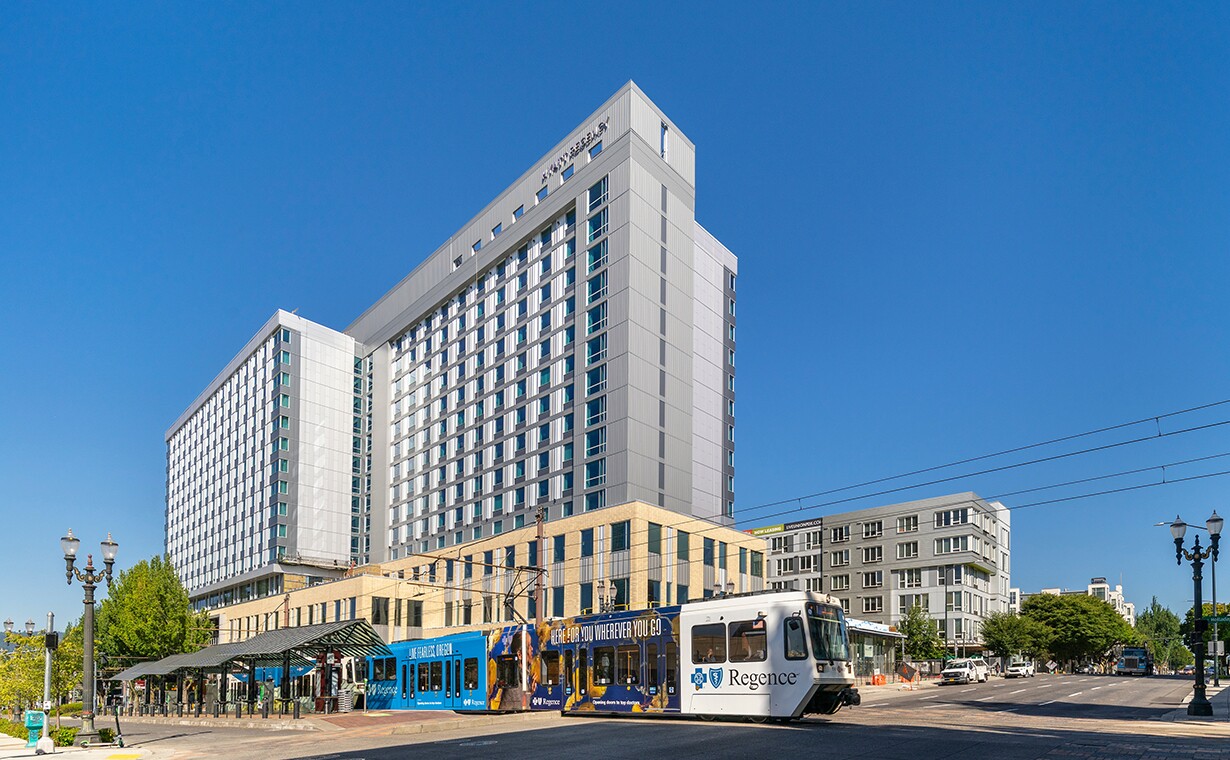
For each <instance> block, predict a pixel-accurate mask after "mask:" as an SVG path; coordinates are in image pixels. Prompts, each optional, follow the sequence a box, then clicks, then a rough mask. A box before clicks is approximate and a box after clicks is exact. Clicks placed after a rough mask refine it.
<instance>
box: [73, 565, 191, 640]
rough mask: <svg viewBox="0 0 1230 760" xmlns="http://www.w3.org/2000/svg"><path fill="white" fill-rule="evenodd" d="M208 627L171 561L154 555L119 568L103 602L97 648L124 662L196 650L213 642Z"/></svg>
mask: <svg viewBox="0 0 1230 760" xmlns="http://www.w3.org/2000/svg"><path fill="white" fill-rule="evenodd" d="M208 628H209V622H208V618H207V616H206V615H204V614H203V613H195V612H193V611H192V607H191V605H190V604H189V603H188V592H187V591H185V590H184V586H183V584H182V583H181V582H180V580H179V576H178V575H176V574H175V568H174V567H172V566H171V562H170V560H168V559H166V558H163V557H157V556H155V557H152V558H150V559H148V560H141V561H140V562H138V563H137V564H136V565H134V566H132V567H131V568H129V569H128V570H124V571H121V572H120V574H119V578H118V580H117V582H116V583H115V584H114V585H113V586H112V587H111V589H110V590H109V591H108V593H107V598H106V599H104V600H103V602H102V604H100V605H99V607H98V627H97V641H98V651H99V653H100V654H102V655H106V656H109V657H110V659H111V660H112V661H115V662H120V663H124V664H131V663H133V662H137V661H139V660H149V659H158V658H162V657H168V656H170V655H173V654H180V653H183V652H194V651H196V650H197V649H200V648H201V647H203V646H205V645H206V644H208V643H209V634H208Z"/></svg>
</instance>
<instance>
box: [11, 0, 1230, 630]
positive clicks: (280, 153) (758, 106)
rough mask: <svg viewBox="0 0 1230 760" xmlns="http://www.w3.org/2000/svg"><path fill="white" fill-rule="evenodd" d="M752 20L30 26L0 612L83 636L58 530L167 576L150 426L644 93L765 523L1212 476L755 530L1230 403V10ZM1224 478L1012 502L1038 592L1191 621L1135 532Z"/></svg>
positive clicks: (1101, 458) (749, 488) (376, 10)
mask: <svg viewBox="0 0 1230 760" xmlns="http://www.w3.org/2000/svg"><path fill="white" fill-rule="evenodd" d="M748 8H749V6H746V5H743V4H714V3H704V4H695V5H689V4H686V3H621V4H606V5H589V6H585V5H575V4H563V3H560V4H537V3H534V4H531V3H516V4H508V5H506V6H503V7H499V6H495V5H493V4H486V3H473V4H464V3H450V4H447V5H445V4H437V5H436V6H428V5H410V4H404V3H402V4H375V3H365V4H355V3H345V4H341V3H339V4H334V5H325V4H320V3H303V4H296V5H294V6H293V7H292V6H289V5H284V4H281V5H279V4H272V5H271V4H250V3H242V4H225V3H210V4H204V5H202V4H126V5H122V6H113V5H112V6H103V5H89V4H46V3H28V4H11V5H9V6H7V7H6V8H5V12H4V13H3V14H2V15H0V123H2V124H3V125H4V127H3V128H2V129H0V318H2V319H3V325H4V328H5V330H4V332H5V338H4V340H3V341H2V342H0V357H2V358H3V366H4V368H5V371H4V372H3V373H2V374H0V432H2V435H0V514H2V515H3V517H4V521H5V525H6V528H7V529H6V530H4V531H3V532H2V533H0V572H3V573H4V577H5V582H3V583H0V618H3V617H12V618H13V619H15V620H17V621H19V622H21V621H24V620H25V619H26V618H27V617H33V618H35V619H36V620H38V621H40V622H41V620H42V619H43V615H45V613H46V611H47V610H48V609H52V610H55V611H56V612H57V614H58V615H59V616H60V617H61V619H63V618H64V617H67V616H70V615H71V616H73V617H76V616H77V615H78V614H80V609H81V608H80V600H81V592H80V589H79V588H78V587H76V586H75V585H74V587H73V588H71V589H70V588H68V587H66V586H65V585H64V584H63V582H62V580H61V579H62V577H63V576H62V575H60V573H61V572H62V568H63V564H62V560H61V559H60V555H59V549H58V542H57V539H58V537H59V536H60V535H62V534H63V532H64V530H65V529H66V528H68V527H70V526H71V527H72V528H73V529H74V530H75V531H76V532H77V533H78V535H80V536H81V537H82V538H83V540H84V541H85V543H86V544H88V545H95V544H96V542H97V541H98V540H101V539H102V538H103V536H104V535H105V534H106V532H107V531H108V530H109V531H112V533H113V535H114V536H115V538H116V540H118V541H119V543H120V565H121V566H126V565H127V564H129V563H131V562H134V561H136V560H137V559H139V558H144V557H149V556H151V555H153V554H155V553H157V552H159V551H161V547H162V525H163V489H164V481H165V472H164V468H165V450H164V444H163V434H164V432H165V430H166V428H167V427H168V426H169V425H170V423H171V422H172V421H173V420H174V419H175V417H176V416H177V415H178V414H179V413H180V412H181V411H182V410H183V409H184V408H185V407H186V406H187V404H188V403H189V402H191V400H192V399H193V398H194V397H195V396H196V395H197V393H199V392H200V390H201V389H202V388H203V387H204V386H205V384H206V383H208V381H209V380H210V379H211V378H212V377H213V375H214V374H215V373H216V372H217V371H218V370H220V369H221V368H222V366H223V365H224V364H225V362H226V361H227V360H228V359H229V358H230V357H231V356H232V355H233V353H234V352H235V351H236V350H238V349H239V347H241V346H242V345H243V343H244V342H245V341H246V340H247V339H248V338H249V337H250V336H251V334H252V333H253V332H254V331H255V330H256V329H257V328H258V327H259V326H260V325H261V324H262V323H263V322H264V321H265V320H266V319H267V318H268V317H269V315H270V314H272V312H273V311H274V310H275V309H277V308H279V307H280V308H286V309H298V310H299V313H300V314H301V315H303V316H305V317H308V318H309V319H312V320H314V321H317V322H320V323H323V324H325V325H329V326H332V327H335V328H339V329H340V328H344V327H345V326H346V325H347V324H349V323H350V321H351V320H353V319H354V318H355V317H356V316H357V315H358V314H360V313H361V312H362V311H363V309H364V308H366V307H367V306H368V305H370V304H371V303H372V302H374V301H375V300H376V299H377V298H378V297H379V296H380V295H382V294H383V293H384V292H385V291H386V290H387V289H388V288H390V287H391V286H392V285H393V284H395V283H396V282H397V281H398V280H399V279H400V278H401V277H403V276H404V275H405V274H406V273H408V272H409V271H410V270H411V269H412V268H413V267H414V266H415V265H416V264H417V263H418V262H419V261H420V260H421V259H422V258H423V257H424V256H425V255H427V254H428V253H430V252H431V251H433V250H434V249H435V248H436V247H437V246H438V245H439V244H440V243H441V242H442V241H444V240H445V239H446V238H447V237H448V236H449V235H450V234H451V233H452V232H454V231H455V230H456V229H457V228H458V227H460V226H461V225H462V224H463V223H464V222H465V221H467V220H468V219H469V218H470V217H471V216H472V215H473V214H474V213H475V212H477V211H478V210H479V209H480V208H481V207H482V206H483V205H485V204H486V203H487V201H488V200H490V199H491V198H492V197H493V196H494V195H495V194H496V193H498V192H499V191H500V190H502V189H503V188H504V187H505V186H506V185H507V184H508V183H510V182H511V181H512V180H514V179H515V178H516V177H517V176H518V175H519V174H520V173H521V172H523V171H524V170H525V169H526V168H527V167H528V166H529V165H530V164H531V163H533V162H534V161H536V160H537V159H538V158H539V157H540V156H541V155H543V154H544V153H545V152H546V151H547V150H548V149H549V148H551V146H552V145H553V144H554V143H555V142H556V141H557V140H559V139H561V138H562V137H563V136H564V135H565V134H566V133H567V131H568V130H569V129H571V128H572V127H573V126H575V125H576V124H578V123H579V122H580V121H581V119H583V118H584V117H585V116H586V115H587V114H589V113H590V112H591V111H592V110H593V109H594V108H596V107H597V106H598V105H600V104H601V103H602V102H603V101H604V100H605V99H606V98H607V97H608V96H609V95H610V94H611V93H613V92H614V91H615V90H616V89H617V88H618V87H619V86H620V85H622V84H623V83H624V82H625V81H627V80H628V79H633V80H635V81H636V82H637V83H638V84H639V85H640V86H641V87H642V88H643V89H644V90H645V91H646V93H647V94H648V95H649V96H650V97H651V98H653V99H654V100H655V101H656V102H657V103H658V104H659V105H660V106H661V107H662V108H663V109H664V110H665V111H666V112H667V113H668V114H670V115H671V118H672V119H673V120H674V121H675V122H676V123H677V124H678V125H679V127H680V128H681V129H682V130H683V131H684V132H685V133H687V134H688V136H689V137H690V138H691V139H692V140H693V141H694V142H695V143H696V145H697V150H698V159H697V183H698V193H697V218H698V219H699V220H700V221H701V222H702V223H703V224H704V225H706V226H707V227H708V228H709V229H710V230H711V231H712V232H713V233H714V234H715V235H716V236H717V237H718V238H719V239H721V240H722V241H723V242H724V243H725V244H726V245H727V246H728V247H729V248H731V250H733V251H735V252H736V253H737V254H738V256H739V257H740V272H741V275H740V282H739V328H738V329H739V334H738V339H739V340H738V349H739V355H738V362H739V366H738V386H737V395H738V408H737V413H738V417H737V420H738V444H737V451H738V453H737V484H736V485H737V492H738V500H737V509H738V510H739V513H740V515H741V516H742V518H743V523H742V524H744V525H758V524H765V523H774V522H779V521H781V520H782V519H791V518H792V517H794V516H796V515H799V516H803V515H806V516H812V515H816V514H824V513H826V512H829V511H833V510H839V509H847V508H856V507H866V506H875V505H878V504H885V503H892V502H896V501H901V500H905V499H910V498H921V497H924V496H933V495H940V494H944V493H950V492H954V491H960V490H974V491H977V492H978V493H980V494H984V495H987V496H992V495H999V494H1006V493H1011V492H1015V491H1019V490H1023V489H1030V488H1037V487H1040V486H1046V485H1054V484H1056V483H1060V482H1065V481H1070V480H1077V479H1084V478H1090V477H1094V476H1099V475H1105V474H1110V473H1115V472H1121V471H1124V470H1129V469H1136V468H1143V467H1151V466H1155V465H1160V464H1164V463H1171V462H1177V461H1180V460H1186V459H1192V458H1195V457H1201V456H1209V455H1213V454H1221V453H1227V452H1230V429H1228V428H1230V426H1215V427H1210V428H1207V429H1204V430H1200V431H1193V432H1190V433H1183V434H1177V435H1167V436H1163V437H1160V438H1157V439H1156V440H1145V441H1141V442H1139V443H1135V444H1132V445H1128V446H1120V447H1116V448H1113V449H1108V450H1104V451H1101V452H1097V453H1094V454H1089V455H1083V456H1076V457H1068V458H1064V459H1059V460H1054V461H1051V462H1049V463H1044V464H1039V465H1032V466H1028V467H1020V468H1016V469H1012V470H1006V471H1001V472H997V473H990V474H986V475H980V476H969V477H960V478H957V479H956V480H953V481H951V482H948V483H942V484H933V485H930V486H923V487H918V488H913V489H905V490H901V491H898V492H895V493H893V494H882V495H878V496H868V497H867V498H865V499H863V500H860V501H853V502H848V503H846V504H842V505H830V506H827V507H819V508H813V509H810V510H808V509H805V508H806V507H812V506H814V505H816V504H819V503H821V502H824V501H827V500H830V499H831V498H833V497H824V498H822V497H813V498H811V499H802V500H800V501H798V502H790V503H787V504H784V505H779V506H776V507H761V506H760V505H763V504H766V503H770V502H776V501H778V500H786V499H793V498H795V497H799V496H802V495H807V494H814V493H817V492H821V491H826V490H829V489H834V488H841V487H843V486H848V485H851V484H855V483H859V482H862V481H866V480H871V479H876V478H880V477H885V476H891V475H896V474H900V473H903V472H908V471H911V470H915V469H919V468H924V467H928V466H931V465H937V464H942V463H946V462H950V461H954V460H959V459H963V458H966V457H971V456H978V455H982V454H986V453H990V452H993V451H997V450H1001V449H1005V448H1011V447H1014V446H1019V445H1023V444H1029V443H1034V442H1037V441H1043V440H1047V439H1050V438H1054V437H1057V436H1061V435H1066V434H1071V433H1077V432H1081V431H1085V430H1090V429H1094V428H1100V427H1103V426H1107V425H1113V424H1116V423H1120V422H1124V421H1128V420H1135V419H1141V418H1148V417H1151V416H1154V415H1160V414H1164V413H1168V412H1171V411H1175V410H1179V409H1184V408H1188V407H1193V406H1197V405H1200V404H1206V403H1211V402H1217V401H1223V400H1226V399H1230V385H1228V384H1227V382H1226V378H1227V377H1228V376H1230V372H1228V370H1230V366H1228V365H1230V357H1228V354H1227V351H1226V345H1227V338H1228V337H1230V336H1228V334H1227V332H1228V330H1227V326H1228V321H1227V298H1226V293H1227V292H1228V288H1227V285H1228V284H1230V283H1228V279H1230V256H1227V248H1228V246H1227V244H1228V243H1230V224H1228V222H1230V219H1228V212H1227V209H1230V203H1228V202H1230V141H1227V140H1226V135H1227V134H1230V97H1227V96H1228V93H1227V89H1228V85H1230V60H1228V58H1230V8H1228V7H1227V6H1226V5H1224V4H1201V3H1188V4H1182V5H1173V4H1137V3H1116V4H1109V3H1099V4H1087V3H1085V4H1082V3H1033V4H1028V5H1019V4H1017V5H1008V4H1002V5H993V4H987V3H969V4H953V3H932V4H923V5H910V4H904V3H896V4H875V3H861V4H857V5H855V6H852V5H832V4H820V3H806V4H797V5H781V4H757V5H756V7H755V13H754V14H751V15H749V14H748ZM1225 420H1230V405H1226V406H1221V407H1214V408H1211V409H1207V410H1204V411H1202V412H1199V413H1194V414H1189V415H1184V416H1182V417H1175V418H1167V419H1164V420H1160V421H1158V422H1156V423H1155V422H1149V423H1147V424H1143V425H1140V426H1137V427H1134V428H1130V429H1124V430H1119V431H1114V432H1112V433H1107V434H1103V435H1102V436H1099V437H1095V438H1092V439H1082V440H1079V441H1073V442H1069V443H1068V444H1063V445H1056V446H1053V447H1049V448H1047V449H1044V450H1041V451H1031V452H1028V453H1026V454H1021V455H1017V456H1016V457H1015V458H1013V457H1006V458H1004V459H1003V460H995V461H994V462H993V463H991V464H992V465H995V464H1003V463H1010V462H1013V461H1022V460H1024V459H1029V458H1036V456H1038V455H1047V454H1054V453H1058V452H1062V451H1069V450H1076V449H1079V448H1085V447H1087V446H1091V445H1097V444H1102V443H1106V442H1108V441H1115V440H1127V439H1132V438H1136V437H1142V436H1150V435H1155V434H1156V433H1157V432H1158V431H1161V432H1171V431H1177V430H1183V429H1186V428H1188V427H1193V426H1196V425H1207V424H1212V423H1217V422H1222V421H1225ZM979 464H980V465H982V464H985V463H979ZM975 469H985V467H982V466H979V467H973V466H970V467H964V468H954V469H952V470H946V471H944V472H942V473H939V475H940V476H944V475H960V474H962V473H964V472H967V471H972V470H975ZM1223 470H1230V457H1227V458H1222V459H1214V460H1209V461H1207V462H1203V463H1198V464H1189V465H1185V466H1176V467H1170V468H1167V471H1166V479H1167V480H1175V479H1179V478H1184V477H1189V476H1193V475H1199V474H1207V473H1214V472H1220V471H1223ZM1160 477H1161V476H1160V475H1159V474H1158V472H1147V473H1138V474H1136V475H1132V476H1127V477H1123V478H1117V479H1113V480H1107V481H1097V482H1092V483H1086V484H1081V485H1078V486H1068V487H1066V488H1062V489H1055V490H1050V491H1045V492H1037V493H1028V494H1018V495H1014V496H1010V497H1005V499H1004V500H1005V503H1006V504H1008V505H1009V506H1018V505H1026V504H1031V503H1033V502H1037V501H1042V500H1048V499H1052V498H1062V497H1065V496H1071V495H1075V494H1080V493H1087V492H1091V491H1098V490H1109V489H1112V488H1121V487H1125V486H1130V485H1137V484H1144V483H1150V482H1154V481H1156V480H1159V479H1160ZM928 479H932V478H931V477H927V478H923V477H917V478H911V479H904V480H900V481H893V482H892V483H888V484H884V485H883V486H878V487H875V488H864V489H862V490H855V491H849V492H844V493H843V494H841V495H847V494H848V495H857V494H862V493H868V492H871V491H877V490H882V489H884V488H887V487H899V486H908V485H911V484H913V483H916V482H919V481H921V480H928ZM1228 493H1230V476H1216V477H1210V478H1205V479H1200V480H1189V481H1186V482H1178V483H1172V484H1169V485H1165V486H1162V487H1156V488H1143V489H1139V490H1135V491H1127V492H1121V493H1117V494H1110V495H1105V496H1100V497H1094V498H1085V499H1078V500H1074V501H1068V502H1063V503H1059V504H1051V505H1040V506H1035V507H1028V508H1022V509H1017V510H1016V511H1015V512H1014V514H1013V524H1014V528H1015V533H1014V539H1013V540H1014V544H1013V564H1014V567H1013V571H1014V585H1019V586H1021V587H1022V588H1024V589H1027V590H1031V589H1037V588H1039V587H1042V586H1068V587H1072V586H1079V585H1083V584H1084V583H1085V582H1087V580H1088V579H1089V578H1090V577H1091V576H1094V575H1105V576H1108V577H1109V578H1112V579H1113V580H1115V581H1117V580H1118V579H1119V578H1120V576H1121V577H1122V581H1123V583H1124V585H1125V588H1126V591H1127V594H1128V597H1129V598H1130V599H1132V600H1134V601H1136V602H1137V603H1138V604H1140V605H1143V604H1145V603H1147V602H1148V600H1149V597H1150V596H1151V595H1153V594H1157V595H1158V596H1159V597H1161V598H1162V600H1163V601H1164V602H1166V603H1168V604H1169V605H1171V606H1172V607H1181V606H1183V605H1185V604H1187V600H1188V599H1190V597H1191V583H1190V577H1189V576H1188V575H1185V572H1184V571H1183V570H1181V569H1179V568H1177V567H1176V566H1175V565H1174V562H1173V551H1172V546H1171V545H1170V544H1169V541H1168V534H1167V533H1166V531H1165V530H1164V529H1161V528H1153V527H1151V524H1152V523H1154V522H1156V521H1158V520H1161V519H1164V518H1171V517H1173V515H1174V514H1175V513H1176V512H1178V513H1181V514H1182V515H1183V516H1184V517H1185V518H1186V519H1187V520H1189V521H1197V522H1202V521H1203V519H1204V518H1205V517H1206V516H1207V515H1208V514H1209V512H1210V511H1211V510H1212V509H1213V508H1215V507H1217V508H1220V509H1221V510H1222V512H1223V513H1230V499H1227V494H1228ZM788 510H789V511H788ZM1228 583H1230V581H1228ZM1227 589H1230V585H1227ZM1206 593H1207V592H1206ZM1225 593H1226V596H1228V597H1230V591H1227V592H1225Z"/></svg>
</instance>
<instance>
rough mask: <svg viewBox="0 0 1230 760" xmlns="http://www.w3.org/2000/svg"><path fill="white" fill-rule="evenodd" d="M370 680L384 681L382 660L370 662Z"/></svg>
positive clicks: (377, 659)
mask: <svg viewBox="0 0 1230 760" xmlns="http://www.w3.org/2000/svg"><path fill="white" fill-rule="evenodd" d="M372 680H373V681H383V680H384V660H383V659H381V658H379V657H377V658H376V659H374V660H372Z"/></svg>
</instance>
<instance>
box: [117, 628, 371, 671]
mask: <svg viewBox="0 0 1230 760" xmlns="http://www.w3.org/2000/svg"><path fill="white" fill-rule="evenodd" d="M326 652H340V653H341V654H342V656H344V657H368V656H371V655H378V656H388V655H391V654H392V652H391V651H390V650H389V648H388V646H386V645H385V643H384V640H383V639H381V638H380V635H379V634H377V633H376V631H375V630H374V629H373V628H372V627H371V624H369V623H368V622H367V621H366V620H339V621H336V622H333V623H318V624H316V625H305V626H299V627H297V628H279V629H277V630H275V631H266V632H265V633H262V634H258V635H256V636H253V637H252V638H250V639H246V640H244V641H236V642H232V643H229V644H215V645H214V646H211V647H205V648H204V649H201V650H199V651H196V652H189V653H187V654H175V655H171V656H170V657H164V658H163V659H161V660H154V661H150V662H141V663H137V664H136V665H133V666H132V667H130V668H128V669H126V670H124V671H122V672H120V673H119V674H117V675H116V676H114V678H113V679H111V680H116V681H132V680H134V679H137V678H143V677H145V676H161V675H169V674H171V673H175V672H178V671H184V670H187V671H192V670H211V669H213V668H221V667H224V666H226V665H227V664H228V663H231V662H242V663H243V664H244V665H251V664H257V665H260V664H268V665H281V664H282V663H283V662H284V661H285V658H286V657H287V656H288V655H289V656H290V660H291V664H292V665H300V666H304V665H306V666H312V665H314V664H315V662H316V658H317V656H319V655H321V654H324V653H326Z"/></svg>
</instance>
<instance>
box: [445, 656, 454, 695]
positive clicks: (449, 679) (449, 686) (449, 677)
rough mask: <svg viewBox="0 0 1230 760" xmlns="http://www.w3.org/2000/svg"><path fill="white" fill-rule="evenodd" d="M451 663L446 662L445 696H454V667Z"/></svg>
mask: <svg viewBox="0 0 1230 760" xmlns="http://www.w3.org/2000/svg"><path fill="white" fill-rule="evenodd" d="M450 665H451V663H448V662H445V663H444V696H446V697H451V696H453V669H452V668H451V667H450Z"/></svg>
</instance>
